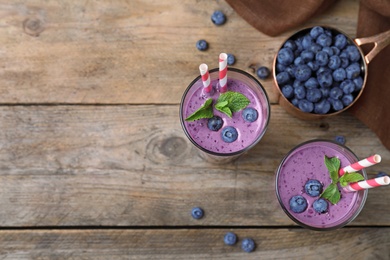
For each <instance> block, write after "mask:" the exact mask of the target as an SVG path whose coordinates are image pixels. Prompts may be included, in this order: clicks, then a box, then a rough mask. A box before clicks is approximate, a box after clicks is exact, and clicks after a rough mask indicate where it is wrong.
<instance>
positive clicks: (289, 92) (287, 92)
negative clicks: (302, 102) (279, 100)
mask: <svg viewBox="0 0 390 260" xmlns="http://www.w3.org/2000/svg"><path fill="white" fill-rule="evenodd" d="M282 94H283V96H284V97H285V98H292V97H293V96H294V88H293V87H291V85H284V86H283V87H282Z"/></svg>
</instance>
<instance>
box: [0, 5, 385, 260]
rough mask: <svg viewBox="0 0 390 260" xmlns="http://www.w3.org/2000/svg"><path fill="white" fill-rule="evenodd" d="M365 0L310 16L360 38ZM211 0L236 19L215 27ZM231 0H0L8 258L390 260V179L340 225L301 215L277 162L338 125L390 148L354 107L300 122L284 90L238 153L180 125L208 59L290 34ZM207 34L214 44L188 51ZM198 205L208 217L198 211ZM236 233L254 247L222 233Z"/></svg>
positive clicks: (4, 254)
mask: <svg viewBox="0 0 390 260" xmlns="http://www.w3.org/2000/svg"><path fill="white" fill-rule="evenodd" d="M358 9H359V3H358V1H357V0H344V1H340V2H338V3H336V4H335V5H334V6H333V7H332V8H331V9H329V10H328V11H327V12H326V13H324V14H323V15H321V16H318V17H316V18H314V19H312V20H310V21H309V22H308V23H307V24H305V25H302V26H308V25H316V24H328V25H332V26H335V27H338V28H340V29H341V30H343V31H345V32H347V33H348V34H350V35H351V36H355V33H356V24H357V15H358ZM214 10H222V11H223V12H224V13H225V14H226V15H227V17H228V21H227V23H226V24H225V25H223V26H220V27H217V26H215V25H213V24H212V23H211V21H210V16H211V13H212V12H213V11H214ZM293 31H294V30H291V31H289V32H286V33H284V34H282V35H280V36H278V37H269V36H267V35H264V34H262V33H260V32H258V31H256V30H255V29H254V28H252V27H251V26H250V25H248V24H247V23H246V22H245V21H244V20H243V19H242V18H241V17H240V16H238V15H237V14H236V13H235V12H234V11H233V10H232V8H231V7H230V6H229V5H228V4H227V3H226V2H224V1H222V0H218V1H207V0H200V1H198V0H197V1H196V0H175V1H174V0H169V1H157V0H143V1H136V0H132V1H98V0H95V1H93V0H90V1H88V0H87V1H54V0H48V1H42V0H31V1H19V0H18V1H6V0H1V1H0V43H1V48H0V53H1V54H0V61H1V62H0V64H1V70H0V75H1V76H0V103H1V106H0V126H1V131H0V147H1V150H0V162H1V164H0V259H25V258H29V259H122V258H126V259H171V258H176V259H195V258H196V259H199V258H200V259H211V258H212V259H271V258H286V259H292V258H297V259H298V258H308V259H321V258H325V257H326V258H328V259H337V258H338V259H389V258H390V207H389V206H390V204H389V196H390V188H388V187H382V188H377V189H372V190H370V191H369V196H368V199H367V202H366V205H365V207H364V209H363V211H362V212H361V214H360V215H359V216H358V217H357V218H356V219H355V220H354V221H353V222H352V223H351V224H349V225H348V226H346V227H344V228H343V229H341V230H337V231H331V232H315V231H309V230H306V229H303V228H300V227H298V226H297V225H295V224H294V223H293V222H292V221H291V220H290V219H289V218H288V217H287V216H286V215H285V213H284V212H283V211H282V209H281V207H280V206H279V204H278V202H277V199H276V196H275V191H274V173H275V169H276V168H277V166H278V164H279V162H280V161H281V159H282V158H283V156H284V155H285V154H286V153H287V152H288V151H289V150H290V149H291V148H293V147H294V146H295V145H297V144H299V143H301V142H303V141H307V140H310V139H314V138H324V139H334V137H335V136H336V135H344V136H345V137H346V139H347V143H346V144H347V146H348V147H350V148H351V149H352V150H353V151H354V152H355V153H356V154H357V155H358V156H359V157H360V158H364V157H366V156H369V155H371V154H374V153H379V154H380V155H382V162H381V163H380V164H378V165H375V166H373V167H371V168H370V169H369V171H368V173H369V175H370V176H374V175H375V174H376V173H377V172H379V171H385V172H390V152H389V151H388V150H387V149H386V148H385V147H384V146H383V145H382V144H381V142H380V141H379V139H378V138H377V137H376V136H375V134H374V133H373V132H372V131H371V130H370V129H369V128H368V127H366V126H365V125H363V124H362V123H361V122H360V121H358V120H357V119H355V118H354V117H353V116H351V115H350V114H349V113H344V114H342V115H339V116H336V117H333V118H329V119H325V120H320V121H301V120H299V119H296V118H293V117H291V116H290V115H289V114H287V113H286V112H285V111H284V110H283V109H282V108H280V107H279V105H278V104H277V102H276V93H274V91H273V89H272V84H273V81H272V79H271V78H270V79H267V80H263V81H261V82H262V84H263V85H264V87H265V88H266V90H267V92H268V95H269V97H270V101H271V103H272V105H271V111H272V112H271V113H272V116H271V121H270V124H269V129H268V131H267V133H266V134H265V136H264V138H263V139H262V140H261V142H260V143H259V144H258V145H257V146H256V147H255V148H253V149H252V150H250V152H248V153H247V154H245V155H244V156H242V157H241V158H239V159H238V160H236V161H234V162H231V163H228V164H224V165H215V164H211V163H207V162H205V161H204V160H202V158H201V157H199V154H198V152H197V150H196V148H194V147H193V146H192V144H191V143H190V142H189V141H188V140H187V139H186V137H185V135H184V133H183V131H182V129H181V126H180V122H179V102H180V99H181V96H182V93H183V91H184V89H185V88H186V87H187V85H188V84H189V82H191V81H192V80H193V78H194V77H195V76H197V75H198V73H199V72H198V66H199V64H200V63H202V62H205V63H207V64H210V66H211V64H214V65H215V67H216V66H217V57H218V55H219V53H220V52H228V53H233V54H234V55H235V56H236V59H237V63H236V64H235V67H238V68H241V69H243V70H245V71H247V72H249V73H251V74H253V75H255V73H254V69H255V68H257V67H258V66H267V67H272V61H273V57H274V55H275V52H276V50H277V48H278V47H279V46H280V44H281V43H282V41H283V40H284V39H285V38H286V37H287V36H288V35H289V34H290V33H292V32H293ZM199 39H206V40H207V41H208V42H209V43H210V48H209V50H208V51H206V52H200V51H198V50H197V49H196V48H195V43H196V41H197V40H199ZM194 206H200V207H202V208H203V209H204V210H205V217H204V218H203V219H201V220H194V219H193V218H192V217H191V216H190V210H191V208H192V207H194ZM227 231H233V232H235V233H236V234H237V235H238V236H239V238H240V239H242V238H244V237H251V238H253V239H254V240H255V242H256V244H257V249H256V251H255V252H253V253H251V254H248V253H245V252H243V251H242V250H241V249H240V246H239V245H236V246H226V245H224V243H223V235H224V234H225V233H226V232H227Z"/></svg>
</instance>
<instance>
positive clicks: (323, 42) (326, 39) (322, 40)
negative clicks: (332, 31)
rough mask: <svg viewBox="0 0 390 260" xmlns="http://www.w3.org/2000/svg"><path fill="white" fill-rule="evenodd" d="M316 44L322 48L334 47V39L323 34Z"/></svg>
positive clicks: (319, 36)
mask: <svg viewBox="0 0 390 260" xmlns="http://www.w3.org/2000/svg"><path fill="white" fill-rule="evenodd" d="M316 43H318V44H319V45H321V46H322V47H329V46H330V45H332V37H331V36H329V35H328V34H326V33H322V34H320V35H318V37H317V40H316Z"/></svg>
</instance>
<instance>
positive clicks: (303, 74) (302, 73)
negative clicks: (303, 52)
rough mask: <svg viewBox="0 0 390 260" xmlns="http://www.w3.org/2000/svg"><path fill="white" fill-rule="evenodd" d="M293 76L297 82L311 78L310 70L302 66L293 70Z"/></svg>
mask: <svg viewBox="0 0 390 260" xmlns="http://www.w3.org/2000/svg"><path fill="white" fill-rule="evenodd" d="M294 76H295V78H296V79H297V80H300V81H306V80H308V79H309V78H310V76H311V69H310V67H309V66H307V65H305V64H303V65H299V66H297V67H296V69H295V73H294Z"/></svg>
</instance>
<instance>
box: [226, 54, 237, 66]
mask: <svg viewBox="0 0 390 260" xmlns="http://www.w3.org/2000/svg"><path fill="white" fill-rule="evenodd" d="M227 56H228V57H227V64H228V65H233V64H234V63H236V57H235V56H234V55H233V54H231V53H228V55H227Z"/></svg>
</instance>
